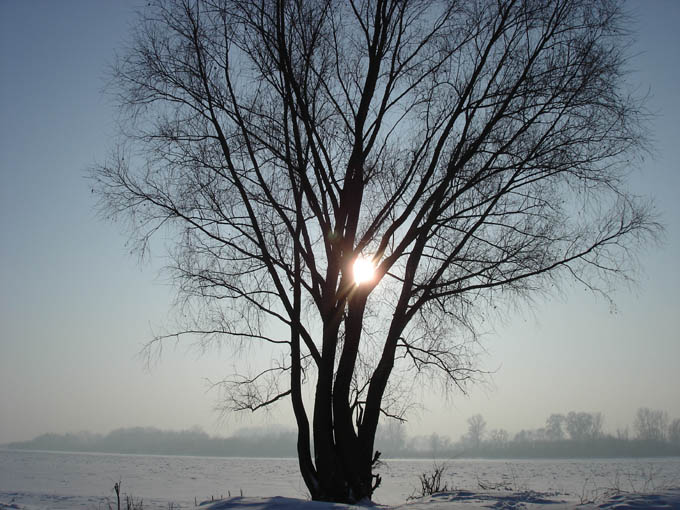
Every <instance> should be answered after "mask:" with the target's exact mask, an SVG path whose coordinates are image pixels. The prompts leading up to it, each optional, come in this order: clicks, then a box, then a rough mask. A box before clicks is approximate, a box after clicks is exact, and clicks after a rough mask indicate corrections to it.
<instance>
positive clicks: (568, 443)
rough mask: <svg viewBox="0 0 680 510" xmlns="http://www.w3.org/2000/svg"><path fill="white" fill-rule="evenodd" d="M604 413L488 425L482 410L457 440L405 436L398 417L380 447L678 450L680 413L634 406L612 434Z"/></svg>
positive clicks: (503, 452) (526, 452) (635, 453)
mask: <svg viewBox="0 0 680 510" xmlns="http://www.w3.org/2000/svg"><path fill="white" fill-rule="evenodd" d="M603 423H604V416H603V415H602V413H599V412H595V413H589V412H575V411H571V412H569V413H567V414H551V415H550V416H548V418H547V419H546V422H545V426H544V427H541V428H538V429H534V430H520V431H519V432H518V433H516V434H515V435H514V436H513V437H511V436H510V434H509V433H508V431H507V430H505V429H492V430H489V429H488V428H487V424H486V421H485V420H484V417H483V416H482V415H481V414H477V415H474V416H471V417H470V418H469V419H468V430H467V432H466V433H465V434H464V435H463V436H462V437H461V438H460V440H459V441H458V442H453V441H451V439H450V438H449V437H448V436H441V435H439V434H432V435H430V436H415V437H410V438H407V437H406V434H405V433H404V429H403V427H402V426H401V425H400V424H398V423H392V424H390V425H388V426H385V427H383V428H382V430H381V434H380V435H379V441H378V448H379V449H380V448H382V451H383V452H384V454H385V455H386V456H389V457H407V458H408V457H439V458H447V457H482V458H582V457H656V456H680V419H674V420H672V421H671V420H669V418H668V414H667V413H666V412H665V411H661V410H653V409H649V408H646V407H643V408H640V409H638V410H637V413H636V415H635V420H634V422H633V426H632V429H633V432H632V434H631V433H630V432H629V429H628V427H626V428H625V429H623V430H621V429H619V430H617V431H616V433H614V434H612V433H609V432H605V431H604V429H603Z"/></svg>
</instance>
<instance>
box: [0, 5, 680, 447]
mask: <svg viewBox="0 0 680 510" xmlns="http://www.w3.org/2000/svg"><path fill="white" fill-rule="evenodd" d="M136 5H137V3H136V2H131V1H126V2H123V1H115V2H112V1H104V0H98V1H95V0H82V1H77V0H64V1H61V2H53V1H37V0H30V1H19V0H0V444H3V443H6V442H10V441H18V440H25V439H30V438H32V437H34V436H36V435H38V434H42V433H46V432H54V433H66V432H78V431H82V430H88V431H92V432H98V433H106V432H108V431H110V430H113V429H116V428H119V427H129V426H155V427H159V428H164V429H186V428H190V427H192V426H199V427H202V428H203V429H204V430H205V431H206V432H208V433H210V434H214V435H224V436H226V435H230V434H231V433H232V432H233V431H234V430H236V429H238V428H241V427H248V426H258V425H263V424H273V423H284V424H285V423H290V424H292V421H291V412H290V411H289V409H288V408H287V406H283V407H282V408H281V409H278V410H275V411H273V412H271V413H269V414H263V415H260V414H256V415H252V416H251V415H248V416H224V415H222V414H221V413H219V412H218V411H216V410H215V408H216V405H217V404H218V394H217V393H216V392H215V391H214V390H210V384H209V382H208V381H215V380H219V379H220V378H223V377H224V376H226V375H227V373H228V370H229V367H231V366H232V365H233V364H235V363H239V362H241V361H242V360H241V359H240V358H238V357H235V355H234V353H232V352H230V351H228V350H226V349H222V350H218V349H213V350H208V351H205V352H202V351H201V350H200V349H198V348H196V346H195V345H191V344H182V343H180V344H177V345H174V344H171V345H169V346H167V347H166V348H165V349H164V351H163V354H162V356H161V358H160V359H159V360H158V361H157V362H156V363H153V364H152V365H151V366H150V367H146V365H145V363H144V359H143V357H142V356H140V354H139V353H140V350H141V348H142V346H143V345H144V344H145V342H147V341H148V340H150V339H151V338H152V337H153V334H154V332H155V331H162V330H163V328H164V326H165V325H166V324H168V322H170V321H171V319H172V317H171V309H172V302H173V298H174V296H175V294H174V290H173V288H172V286H171V285H170V284H169V283H168V281H167V278H166V277H165V276H164V275H163V273H162V271H161V268H162V267H163V263H164V251H163V249H162V244H163V242H164V241H163V240H161V242H160V243H158V244H159V245H160V247H161V249H160V250H156V251H154V252H153V253H152V256H151V257H150V258H149V259H147V260H145V261H140V260H139V259H138V258H137V256H135V255H133V254H131V253H130V246H129V245H128V244H127V235H126V233H125V231H124V229H123V226H122V225H121V224H115V223H110V222H106V221H103V220H102V219H101V218H99V217H98V215H97V213H96V207H95V206H96V197H95V196H94V195H93V194H92V193H91V189H90V188H91V187H90V184H89V182H88V180H87V179H86V176H87V173H88V169H89V168H91V167H92V166H93V165H95V164H97V163H101V162H103V161H104V160H105V158H106V156H107V153H108V151H109V150H111V149H112V148H113V146H114V144H115V141H116V133H117V128H116V121H115V119H116V111H115V107H114V103H113V100H112V98H111V97H110V96H109V95H107V94H106V93H105V91H104V88H105V85H106V83H107V82H106V72H107V65H108V64H110V63H111V62H112V60H113V57H114V54H115V52H116V50H120V49H121V48H123V46H124V44H125V42H126V39H127V34H128V33H129V27H130V25H131V24H132V23H133V22H134V20H135V16H136V14H135V9H136ZM627 5H628V7H629V8H630V9H631V10H632V11H633V12H634V13H635V15H636V23H635V25H634V26H633V27H631V29H632V30H633V31H634V32H635V33H636V34H637V36H636V37H637V41H636V43H635V46H634V47H633V48H632V49H631V52H632V54H633V57H632V60H631V68H632V69H633V74H632V75H631V76H630V78H629V80H630V82H631V83H632V84H634V85H636V86H637V87H638V90H640V91H641V92H646V91H647V90H648V91H649V94H650V96H649V101H648V103H647V106H648V108H649V109H650V110H651V111H652V112H654V113H655V116H654V117H653V118H652V119H651V121H650V122H649V132H650V137H651V139H652V141H653V143H654V149H653V154H652V155H651V156H649V157H647V158H646V159H645V160H644V162H643V163H642V164H641V165H640V167H639V168H638V169H635V170H634V171H633V173H632V174H631V179H630V186H631V188H632V189H633V190H635V192H636V193H638V194H640V195H645V196H651V197H653V198H654V201H655V203H656V207H657V209H658V211H659V213H660V214H661V220H662V222H663V223H664V225H665V227H666V231H665V236H664V242H663V244H661V245H660V246H657V245H653V246H650V247H649V249H648V250H646V251H643V252H642V253H640V255H639V262H640V274H639V275H637V284H636V285H634V286H630V287H622V288H620V289H619V290H618V291H617V292H616V293H615V294H614V296H613V297H614V301H615V303H616V308H615V309H614V310H612V308H611V307H610V304H609V303H608V302H607V301H606V300H604V299H602V298H597V297H594V296H592V295H591V294H589V293H587V292H585V291H584V289H582V288H580V287H579V286H577V285H566V286H565V287H564V289H563V292H562V293H561V294H560V295H559V296H548V297H539V298H537V299H536V301H534V302H533V303H531V305H530V306H529V305H527V306H523V307H520V308H519V309H518V310H515V311H513V312H512V313H510V314H509V315H508V316H507V317H506V318H505V319H504V320H503V321H499V322H498V323H496V324H495V327H494V330H493V331H488V332H487V333H486V334H484V335H483V337H482V346H483V351H481V352H480V356H479V367H480V368H482V369H485V370H487V371H489V372H490V374H489V375H488V376H487V377H486V378H485V380H484V381H483V382H481V383H480V384H477V385H475V386H473V387H471V388H470V389H469V392H468V394H467V395H462V394H460V393H454V394H452V395H449V396H448V398H446V399H443V398H439V397H438V396H435V395H434V393H433V392H432V391H430V390H429V389H427V390H424V391H423V392H422V394H421V395H416V400H419V401H421V402H422V406H420V408H419V409H418V410H417V411H416V412H415V413H414V414H413V415H412V416H411V419H410V420H409V423H408V425H407V430H408V432H409V434H431V433H438V434H442V435H449V436H451V437H452V438H454V439H456V438H458V437H459V436H460V435H461V434H462V433H464V432H465V429H466V420H467V418H468V417H469V416H471V415H473V414H477V413H480V414H482V415H483V416H484V417H485V419H486V421H487V424H488V427H489V428H501V427H502V428H506V429H507V430H509V431H510V432H511V433H514V432H517V431H519V430H520V429H523V428H525V429H531V428H537V427H540V426H542V425H543V424H544V422H545V419H546V417H547V416H548V415H549V414H551V413H555V412H563V413H566V412H568V411H571V410H575V411H589V412H602V413H603V414H604V417H605V422H604V429H605V430H607V431H612V432H615V431H616V429H618V428H624V427H625V426H627V425H630V424H632V423H633V419H634V415H635V411H636V409H637V408H639V407H642V406H644V407H650V408H653V409H663V410H666V411H667V412H668V414H669V416H670V417H671V418H680V296H679V295H678V289H680V270H679V269H678V262H679V261H680V200H679V199H678V195H679V192H680V163H679V162H680V143H678V142H680V126H679V125H678V119H680V88H679V87H680V85H678V84H680V35H679V34H680V31H678V29H677V27H678V25H679V24H680V2H677V1H675V0H665V1H661V0H654V1H644V2H643V1H642V0H640V1H631V2H629V3H628V4H627ZM167 241H168V240H166V241H165V242H167ZM631 432H632V431H631Z"/></svg>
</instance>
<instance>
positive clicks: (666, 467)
mask: <svg viewBox="0 0 680 510" xmlns="http://www.w3.org/2000/svg"><path fill="white" fill-rule="evenodd" d="M434 464H438V465H440V466H441V465H445V466H446V471H445V473H444V476H443V478H442V483H445V484H446V485H447V487H448V489H446V490H447V492H443V493H441V494H437V495H435V496H430V497H425V498H421V499H419V500H415V501H409V500H407V498H408V497H409V496H410V495H411V494H413V492H414V490H416V489H417V488H418V487H419V486H420V484H419V482H418V476H419V475H420V474H421V473H431V472H432V469H433V465H434ZM380 472H381V473H382V474H383V484H382V485H381V487H380V488H379V489H378V490H377V491H376V493H375V501H376V503H375V504H373V505H372V508H373V510H397V509H398V510H444V509H447V510H473V509H475V510H477V509H486V508H494V509H497V510H514V509H517V510H520V509H521V510H539V509H540V510H543V509H545V510H588V509H605V510H615V509H616V510H622V509H630V510H636V509H642V508H659V509H662V508H663V509H667V508H676V509H678V510H680V457H672V458H666V459H589V460H578V459H563V460H558V459H553V460H531V461H530V460H473V459H455V460H449V461H440V462H438V463H433V461H431V460H430V461H427V460H387V461H385V463H384V465H382V466H381V467H380ZM121 480H122V491H121V496H123V495H130V496H132V497H134V500H135V501H136V502H143V509H144V510H167V509H169V508H174V509H177V510H179V509H182V510H186V509H192V508H196V507H195V503H199V504H200V505H199V508H200V510H222V509H236V510H261V509H267V510H270V509H271V510H288V509H291V508H299V509H301V510H331V509H336V510H349V509H355V510H356V509H360V510H366V506H363V507H361V506H354V507H353V506H351V505H341V504H335V505H334V504H328V503H320V502H312V501H309V500H308V496H307V491H306V488H305V487H304V482H303V481H302V479H301V476H300V474H299V468H298V466H297V461H296V460H295V459H242V458H208V457H169V456H143V455H136V456H135V455H113V454H75V453H57V452H25V451H2V450H0V510H9V509H12V510H74V509H78V510H108V509H109V508H116V504H115V501H116V500H115V494H114V492H113V486H114V483H116V482H118V481H121ZM233 495H240V497H234V498H232V497H231V496H233ZM223 496H224V497H223ZM213 499H214V501H213ZM202 501H203V502H204V503H202V504H201V502H202ZM582 503H586V504H585V505H582ZM122 506H123V507H124V504H123V505H122Z"/></svg>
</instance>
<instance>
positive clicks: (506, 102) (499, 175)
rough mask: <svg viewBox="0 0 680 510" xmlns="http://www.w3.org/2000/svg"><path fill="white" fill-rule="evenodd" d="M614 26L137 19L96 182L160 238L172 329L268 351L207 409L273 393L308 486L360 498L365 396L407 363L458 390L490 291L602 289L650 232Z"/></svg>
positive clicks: (375, 17) (562, 4)
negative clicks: (565, 285)
mask: <svg viewBox="0 0 680 510" xmlns="http://www.w3.org/2000/svg"><path fill="white" fill-rule="evenodd" d="M625 25H626V23H625V17H624V16H623V14H622V12H621V6H620V5H619V4H618V3H616V2H613V1H610V0H602V1H592V0H588V1H585V0H555V1H551V2H542V1H534V0H517V1H513V0H507V1H498V2H492V1H488V2H485V1H480V2H467V1H465V2H430V1H416V0H414V1H401V0H400V1H396V0H350V1H348V2H339V1H332V0H280V1H273V0H272V1H267V0H239V1H235V0H233V1H232V0H173V1H167V2H166V1H157V2H151V4H150V6H149V7H148V9H147V11H146V12H145V14H143V15H142V18H141V20H140V23H139V25H138V26H137V29H136V31H135V32H134V36H133V38H132V40H131V42H130V45H129V47H128V48H127V49H126V50H125V51H124V53H123V54H122V56H121V57H120V58H119V60H118V62H117V64H116V65H115V68H114V71H113V74H114V77H113V78H114V79H113V82H114V86H115V90H116V91H117V94H118V95H117V97H118V99H119V102H120V105H121V107H122V113H123V126H124V129H123V132H124V140H123V142H122V144H121V145H120V146H119V148H118V149H117V150H116V151H115V153H114V155H113V156H112V157H111V158H110V159H109V161H108V162H107V163H105V164H104V165H102V166H101V167H100V168H97V169H96V170H95V172H94V178H95V179H96V184H95V189H96V191H97V193H99V195H100V197H101V199H102V204H103V208H104V210H105V211H106V212H107V214H108V215H111V216H114V217H123V218H126V219H127V220H128V221H129V222H130V226H131V229H132V232H133V237H134V239H135V240H136V241H137V242H138V243H139V244H138V246H139V247H140V249H142V250H145V249H146V248H147V246H148V242H149V240H150V239H151V238H152V236H154V234H156V233H157V232H158V231H159V229H165V230H164V232H165V233H164V235H165V236H166V239H171V240H172V243H173V249H172V255H173V263H172V265H171V266H172V267H171V269H172V270H173V271H174V275H175V276H176V281H177V285H178V289H179V292H180V296H181V297H182V298H183V303H184V306H185V309H184V310H185V311H187V312H190V313H187V316H188V317H190V319H187V323H186V324H184V326H183V327H182V329H181V331H178V332H177V334H178V335H180V334H198V335H203V338H204V339H205V341H208V340H211V339H221V338H227V339H231V340H233V341H234V342H236V344H237V345H242V344H249V343H250V342H264V343H268V344H270V345H271V347H272V350H273V352H274V353H275V354H274V356H273V358H272V364H271V366H270V367H269V368H267V369H266V370H263V371H261V372H258V373H254V374H253V373H242V374H233V376H232V377H230V378H229V379H227V380H225V381H224V382H223V384H222V389H223V390H224V391H225V398H226V399H227V400H226V402H227V404H226V405H227V406H228V407H229V408H230V409H234V410H253V411H254V410H257V409H260V408H263V407H266V406H268V405H271V404H273V403H275V402H279V401H281V400H282V399H284V398H285V399H290V401H291V403H292V407H293V410H294V413H295V418H296V420H297V426H298V443H297V448H298V454H299V464H300V469H301V473H302V476H303V478H304V480H305V483H306V484H307V487H308V488H309V491H310V493H311V496H312V498H313V499H317V500H333V501H350V502H353V501H359V500H361V499H363V498H370V497H371V495H372V494H373V491H374V489H375V487H377V485H378V484H379V483H380V477H379V476H378V475H377V474H375V473H374V472H373V471H374V465H375V462H376V460H377V458H378V456H379V452H374V439H375V433H376V428H377V426H378V422H379V418H380V416H381V414H382V415H386V416H390V417H394V418H397V419H402V418H403V416H404V414H403V412H404V409H405V407H404V401H403V400H402V397H403V395H404V394H405V393H408V389H409V385H410V384H415V381H418V380H419V379H418V378H417V377H413V375H411V374H427V375H428V378H430V376H431V375H433V374H440V375H442V376H443V380H444V381H446V382H447V384H450V385H453V386H454V387H460V388H463V387H464V385H465V383H466V381H468V380H469V379H470V378H471V377H474V375H475V366H474V365H473V363H472V358H471V356H470V352H471V351H470V343H469V342H470V341H474V332H475V328H476V326H477V325H478V323H479V322H478V321H480V320H483V319H484V314H485V313H486V312H487V311H488V308H489V306H495V304H496V303H498V302H499V301H506V300H508V299H510V300H511V299H516V298H524V297H527V296H530V295H533V294H534V293H535V292H537V291H541V290H548V289H550V288H551V287H552V286H554V285H556V284H558V283H559V282H560V281H563V280H564V278H563V277H567V278H568V279H575V280H577V281H578V282H581V283H582V284H583V285H585V286H586V287H587V288H589V289H591V290H594V291H596V292H603V293H606V292H607V290H608V289H609V285H610V284H611V282H612V281H614V280H616V277H624V278H625V277H626V274H627V270H628V269H629V262H631V260H632V259H631V257H630V251H631V250H634V249H635V247H636V245H637V244H638V243H639V242H641V241H643V240H644V239H645V238H647V237H648V236H649V235H650V234H651V235H653V234H654V233H655V232H656V230H657V227H656V224H655V223H654V221H653V217H652V216H651V215H650V211H649V208H648V207H647V205H646V204H644V203H642V202H641V201H640V200H638V199H637V198H635V197H634V196H633V195H632V194H630V193H628V192H627V191H626V189H625V173H626V170H627V168H628V166H629V165H628V163H629V159H630V158H631V157H634V156H635V155H636V154H638V153H639V151H640V150H641V149H643V148H644V144H643V142H644V138H643V137H642V136H641V127H640V126H641V121H642V120H643V115H642V112H641V110H640V103H639V101H638V100H637V99H635V98H634V97H632V96H631V95H630V94H628V92H627V91H626V89H625V81H624V78H625V74H624V64H625V43H626V35H627V34H626V31H625ZM360 257H362V258H364V259H369V260H370V261H371V263H372V264H373V266H374V268H375V269H374V273H373V274H372V275H370V271H369V272H368V273H367V276H366V278H367V279H365V280H363V281H361V282H359V281H358V280H357V279H355V277H354V271H353V268H354V264H355V262H356V261H357V260H358V259H359V258H360ZM364 267H365V266H364ZM163 338H164V337H163V336H159V337H158V338H156V339H155V340H156V342H160V341H161V340H163ZM404 374H406V375H408V378H404V377H403V376H404ZM420 380H421V381H422V380H423V379H422V378H421V379H420ZM400 385H401V386H400ZM306 387H310V388H311V389H310V390H309V391H305V388H306ZM310 419H311V425H310ZM312 443H313V451H314V456H312V448H311V446H312Z"/></svg>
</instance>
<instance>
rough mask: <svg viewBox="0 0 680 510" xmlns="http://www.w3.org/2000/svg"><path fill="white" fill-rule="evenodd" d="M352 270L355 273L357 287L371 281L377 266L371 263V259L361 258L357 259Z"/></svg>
mask: <svg viewBox="0 0 680 510" xmlns="http://www.w3.org/2000/svg"><path fill="white" fill-rule="evenodd" d="M352 269H353V271H354V281H355V282H356V284H357V285H361V284H362V283H364V282H367V281H369V280H371V279H372V278H373V274H374V273H375V266H374V265H373V262H371V259H367V258H364V257H361V256H359V257H357V259H356V261H354V267H353V268H352Z"/></svg>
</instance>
